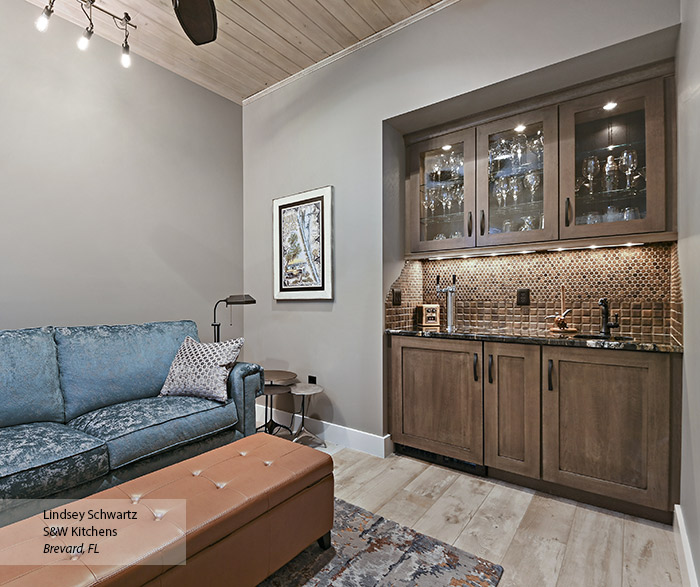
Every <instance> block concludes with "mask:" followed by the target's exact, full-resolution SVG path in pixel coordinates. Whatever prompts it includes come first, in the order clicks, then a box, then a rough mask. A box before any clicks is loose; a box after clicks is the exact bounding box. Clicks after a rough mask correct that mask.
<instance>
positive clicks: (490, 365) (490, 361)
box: [489, 355, 493, 383]
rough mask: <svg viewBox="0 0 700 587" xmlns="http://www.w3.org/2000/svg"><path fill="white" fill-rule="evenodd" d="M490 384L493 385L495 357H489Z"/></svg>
mask: <svg viewBox="0 0 700 587" xmlns="http://www.w3.org/2000/svg"><path fill="white" fill-rule="evenodd" d="M489 383H493V355H489Z"/></svg>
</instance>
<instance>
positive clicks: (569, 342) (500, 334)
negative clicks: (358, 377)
mask: <svg viewBox="0 0 700 587" xmlns="http://www.w3.org/2000/svg"><path fill="white" fill-rule="evenodd" d="M385 332H386V334H390V335H394V336H422V337H424V338H449V339H458V340H482V341H487V342H517V343H524V344H539V345H546V346H568V347H578V348H589V349H613V350H623V351H650V352H656V353H682V352H683V347H682V346H679V345H674V344H662V343H655V342H650V341H648V340H644V338H638V339H634V340H614V339H612V340H597V339H587V338H572V337H561V336H558V335H554V334H552V335H549V334H545V333H541V334H536V335H527V334H522V333H514V332H508V331H507V330H498V329H494V330H476V329H474V330H458V331H457V332H454V333H448V332H423V331H420V330H392V329H387V330H385Z"/></svg>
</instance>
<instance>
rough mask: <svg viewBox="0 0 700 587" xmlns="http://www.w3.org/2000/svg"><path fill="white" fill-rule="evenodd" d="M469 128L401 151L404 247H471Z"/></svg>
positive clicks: (473, 203) (471, 150)
mask: <svg viewBox="0 0 700 587" xmlns="http://www.w3.org/2000/svg"><path fill="white" fill-rule="evenodd" d="M475 134H476V131H475V129H474V128H469V129H466V130H463V131H459V132H455V133H451V134H448V135H444V136H441V137H438V138H435V139H430V140H427V141H423V142H421V143H417V144H415V145H412V146H411V147H409V149H408V150H407V162H406V164H407V176H408V182H407V186H406V234H407V235H408V239H407V244H408V246H409V251H410V252H413V253H416V252H421V251H440V250H445V249H458V248H467V247H473V246H474V244H475V242H476V241H475V238H476V217H475V206H476V200H475V191H474V190H475V184H474V165H475V163H474V141H475Z"/></svg>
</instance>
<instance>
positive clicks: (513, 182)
mask: <svg viewBox="0 0 700 587" xmlns="http://www.w3.org/2000/svg"><path fill="white" fill-rule="evenodd" d="M508 191H509V192H510V197H511V198H513V205H514V206H517V205H518V198H520V196H522V194H523V188H522V187H521V185H520V178H519V177H518V176H517V175H511V176H510V177H509V178H508Z"/></svg>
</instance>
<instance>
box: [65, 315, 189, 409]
mask: <svg viewBox="0 0 700 587" xmlns="http://www.w3.org/2000/svg"><path fill="white" fill-rule="evenodd" d="M54 336H55V339H56V346H57V352H58V366H59V372H60V378H61V389H62V390H63V397H64V398H65V412H66V420H67V421H70V420H73V419H74V418H77V417H78V416H80V415H82V414H86V413H88V412H92V411H93V410H96V409H98V408H102V407H104V406H109V405H111V404H118V403H122V402H126V401H129V400H134V399H140V398H145V397H154V396H157V395H158V393H159V392H160V390H161V388H162V387H163V383H164V382H165V378H166V377H167V376H168V370H169V369H170V364H171V363H172V362H173V359H174V358H175V354H176V353H177V351H178V349H179V348H180V345H181V344H182V341H183V340H185V337H186V336H191V337H193V338H197V325H196V324H195V323H194V322H192V321H190V320H182V321H179V322H151V323H147V324H132V325H122V326H75V327H61V328H56V330H55V333H54Z"/></svg>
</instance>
